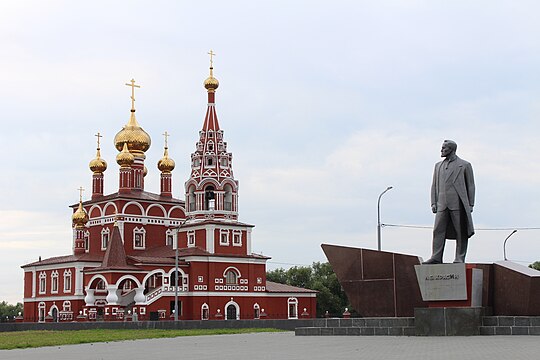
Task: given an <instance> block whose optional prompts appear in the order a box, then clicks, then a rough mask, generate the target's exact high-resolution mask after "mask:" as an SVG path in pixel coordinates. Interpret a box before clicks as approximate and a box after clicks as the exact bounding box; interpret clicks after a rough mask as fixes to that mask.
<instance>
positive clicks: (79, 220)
mask: <svg viewBox="0 0 540 360" xmlns="http://www.w3.org/2000/svg"><path fill="white" fill-rule="evenodd" d="M71 220H72V221H73V225H74V226H75V227H76V228H77V229H82V228H84V226H85V225H86V223H87V222H88V214H87V213H86V211H85V210H84V208H83V206H82V201H79V208H78V209H77V210H76V211H75V212H74V213H73V215H72V216H71Z"/></svg>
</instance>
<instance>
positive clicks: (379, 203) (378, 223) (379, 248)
mask: <svg viewBox="0 0 540 360" xmlns="http://www.w3.org/2000/svg"><path fill="white" fill-rule="evenodd" d="M391 189H393V186H389V187H387V188H386V190H384V191H383V192H382V193H381V194H380V195H379V199H378V200H377V250H379V251H381V197H382V196H383V195H384V194H385V193H386V192H387V191H388V190H391Z"/></svg>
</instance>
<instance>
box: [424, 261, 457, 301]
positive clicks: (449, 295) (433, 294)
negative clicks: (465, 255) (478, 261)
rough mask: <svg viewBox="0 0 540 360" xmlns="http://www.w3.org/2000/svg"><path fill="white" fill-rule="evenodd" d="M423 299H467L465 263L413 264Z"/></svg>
mask: <svg viewBox="0 0 540 360" xmlns="http://www.w3.org/2000/svg"><path fill="white" fill-rule="evenodd" d="M414 270H415V271H416V277H417V279H418V285H419V286H420V293H421V294H422V300H424V301H448V300H467V281H466V277H465V264H437V265H415V266H414Z"/></svg>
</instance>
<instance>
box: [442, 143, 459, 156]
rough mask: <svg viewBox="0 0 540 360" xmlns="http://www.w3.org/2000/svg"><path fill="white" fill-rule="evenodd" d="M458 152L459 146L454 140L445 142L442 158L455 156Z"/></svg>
mask: <svg viewBox="0 0 540 360" xmlns="http://www.w3.org/2000/svg"><path fill="white" fill-rule="evenodd" d="M456 151H457V144H456V142H455V141H452V140H444V141H443V143H442V148H441V157H448V156H450V155H453V154H455V153H456Z"/></svg>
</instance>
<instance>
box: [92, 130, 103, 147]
mask: <svg viewBox="0 0 540 360" xmlns="http://www.w3.org/2000/svg"><path fill="white" fill-rule="evenodd" d="M94 136H95V137H97V148H98V150H99V141H100V138H102V137H103V135H101V134H100V133H99V132H98V133H97V134H96V135H94Z"/></svg>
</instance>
